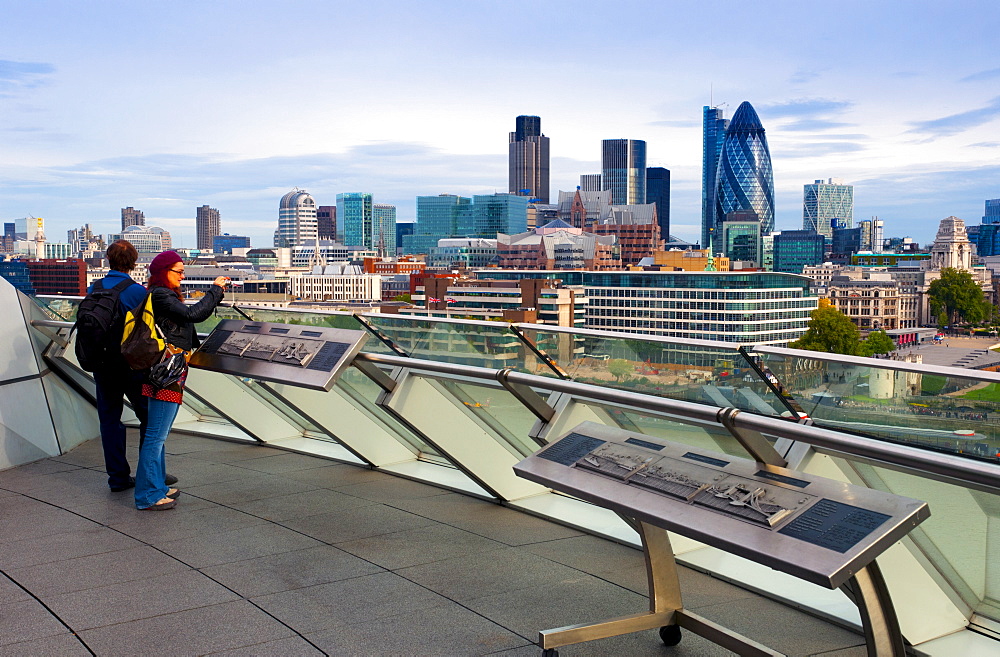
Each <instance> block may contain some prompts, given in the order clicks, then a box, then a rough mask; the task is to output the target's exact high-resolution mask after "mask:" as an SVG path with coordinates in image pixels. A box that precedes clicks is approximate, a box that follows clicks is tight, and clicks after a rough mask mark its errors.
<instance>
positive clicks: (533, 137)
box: [507, 116, 549, 203]
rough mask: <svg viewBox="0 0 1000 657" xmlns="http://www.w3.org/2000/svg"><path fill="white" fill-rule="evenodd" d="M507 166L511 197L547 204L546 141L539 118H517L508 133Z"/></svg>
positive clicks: (547, 149)
mask: <svg viewBox="0 0 1000 657" xmlns="http://www.w3.org/2000/svg"><path fill="white" fill-rule="evenodd" d="M507 166H508V180H509V182H510V185H509V190H510V193H511V194H517V195H519V196H530V197H531V198H534V199H538V201H539V202H540V203H548V202H549V138H548V137H546V136H545V135H543V134H542V119H540V118H539V117H537V116H519V117H517V120H516V121H515V130H514V132H512V133H510V146H509V147H508V159H507Z"/></svg>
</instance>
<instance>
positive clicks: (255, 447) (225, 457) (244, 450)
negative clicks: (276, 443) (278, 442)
mask: <svg viewBox="0 0 1000 657" xmlns="http://www.w3.org/2000/svg"><path fill="white" fill-rule="evenodd" d="M167 445H168V449H167V453H171V452H170V449H169V445H170V441H169V440H168V441H167ZM184 453H185V454H187V456H189V457H190V458H193V459H202V460H205V461H210V462H212V463H239V462H240V461H247V460H250V459H259V458H264V457H266V456H280V455H281V454H287V453H288V452H286V451H284V450H281V449H274V448H273V447H265V446H263V445H260V444H259V443H247V444H246V445H240V444H237V443H228V442H214V443H212V445H211V447H210V448H208V449H200V450H198V451H193V452H184Z"/></svg>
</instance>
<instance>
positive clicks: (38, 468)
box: [0, 459, 80, 480]
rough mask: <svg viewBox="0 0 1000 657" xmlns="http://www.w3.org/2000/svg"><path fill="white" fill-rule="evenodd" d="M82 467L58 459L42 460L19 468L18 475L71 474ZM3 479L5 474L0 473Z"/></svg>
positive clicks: (0, 478)
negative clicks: (70, 472)
mask: <svg viewBox="0 0 1000 657" xmlns="http://www.w3.org/2000/svg"><path fill="white" fill-rule="evenodd" d="M79 469H80V466H78V465H73V464H70V463H61V462H59V461H57V460H56V459H42V460H41V461H34V462H32V463H25V464H24V465H19V466H18V467H17V473H18V474H23V475H29V476H37V475H47V474H52V473H54V472H69V471H71V470H79ZM2 478H3V473H0V480H2Z"/></svg>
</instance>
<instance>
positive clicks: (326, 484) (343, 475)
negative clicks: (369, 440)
mask: <svg viewBox="0 0 1000 657" xmlns="http://www.w3.org/2000/svg"><path fill="white" fill-rule="evenodd" d="M327 463H329V461H327ZM285 476H286V477H287V478H289V479H293V480H295V481H299V482H302V483H304V484H310V485H313V486H316V487H317V488H336V487H338V486H349V485H351V484H359V483H362V482H366V481H380V480H382V479H385V478H387V477H390V476H391V475H387V474H385V473H384V472H378V471H376V470H372V469H370V468H365V467H361V466H359V465H347V464H346V463H341V464H337V465H325V466H323V467H321V468H310V469H308V470H297V471H295V472H288V473H286V474H285Z"/></svg>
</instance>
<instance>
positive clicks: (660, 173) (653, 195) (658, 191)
mask: <svg viewBox="0 0 1000 657" xmlns="http://www.w3.org/2000/svg"><path fill="white" fill-rule="evenodd" d="M646 203H655V204H656V223H658V224H660V237H662V238H663V239H665V240H667V241H668V242H669V241H670V169H664V168H663V167H649V168H648V169H646Z"/></svg>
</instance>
